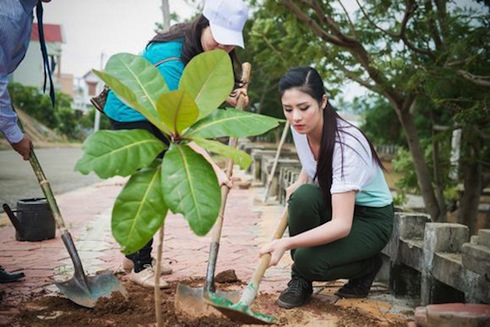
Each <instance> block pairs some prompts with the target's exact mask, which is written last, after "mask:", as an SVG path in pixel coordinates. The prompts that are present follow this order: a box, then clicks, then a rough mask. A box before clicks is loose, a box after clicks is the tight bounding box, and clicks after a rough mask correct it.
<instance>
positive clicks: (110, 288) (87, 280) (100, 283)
mask: <svg viewBox="0 0 490 327" xmlns="http://www.w3.org/2000/svg"><path fill="white" fill-rule="evenodd" d="M55 284H56V286H58V288H59V289H60V291H61V292H62V293H63V294H64V295H65V296H66V297H67V298H69V299H70V300H71V301H73V302H75V303H76V304H78V305H81V306H83V307H87V308H93V307H95V303H96V302H97V300H98V299H100V298H104V297H105V298H110V297H111V296H112V295H113V294H114V293H116V292H119V293H121V295H122V296H124V297H125V298H127V297H128V291H127V290H126V288H125V287H124V286H123V285H122V284H121V282H120V281H119V280H118V279H117V278H116V277H115V276H114V275H113V274H112V273H111V272H110V271H107V272H104V273H102V274H100V275H97V276H93V277H92V276H85V275H82V276H80V275H79V274H75V275H74V276H73V277H72V278H71V279H69V280H67V281H64V282H57V283H55Z"/></svg>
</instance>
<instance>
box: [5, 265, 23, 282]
mask: <svg viewBox="0 0 490 327" xmlns="http://www.w3.org/2000/svg"><path fill="white" fill-rule="evenodd" d="M23 277H25V275H24V273H23V272H20V273H9V272H6V271H5V270H4V269H3V267H1V266H0V283H11V282H15V281H17V280H19V279H21V278H23Z"/></svg>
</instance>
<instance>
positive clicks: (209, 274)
mask: <svg viewBox="0 0 490 327" xmlns="http://www.w3.org/2000/svg"><path fill="white" fill-rule="evenodd" d="M251 70H252V66H251V65H250V64H249V63H248V62H245V63H243V65H242V80H241V81H242V83H243V85H244V87H245V88H246V87H248V84H249V81H250V72H251ZM244 98H245V97H244V96H243V95H242V94H240V95H239V96H238V101H237V105H236V109H239V110H243V108H244V106H245V99H244ZM237 142H238V140H237V139H236V138H235V137H230V139H229V141H228V146H230V147H232V148H236V145H237ZM232 173H233V160H231V158H228V160H227V162H226V175H227V176H228V178H230V177H231V175H232ZM229 191H230V189H229V188H228V186H226V185H223V186H221V207H220V209H219V213H218V218H217V220H216V223H215V226H214V230H213V235H212V239H211V244H210V246H209V257H208V266H207V270H206V280H205V283H204V291H205V292H214V291H215V286H214V273H215V270H216V262H217V260H218V251H219V242H220V239H221V231H222V230H223V220H224V214H225V207H226V199H227V198H228V193H229Z"/></svg>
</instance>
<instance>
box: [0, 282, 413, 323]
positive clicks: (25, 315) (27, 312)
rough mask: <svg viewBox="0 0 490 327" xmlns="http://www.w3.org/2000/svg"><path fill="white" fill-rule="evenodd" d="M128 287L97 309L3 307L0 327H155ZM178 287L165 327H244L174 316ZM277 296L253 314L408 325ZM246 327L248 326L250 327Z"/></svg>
mask: <svg viewBox="0 0 490 327" xmlns="http://www.w3.org/2000/svg"><path fill="white" fill-rule="evenodd" d="M121 282H122V283H123V284H124V286H125V287H126V288H127V290H128V293H129V298H128V299H126V298H124V297H123V296H122V295H121V294H119V293H118V294H116V295H114V296H112V297H111V298H101V299H100V300H99V301H98V302H97V305H96V306H95V308H93V309H89V308H84V307H81V306H78V305H77V304H75V303H73V302H71V301H70V300H68V299H66V298H63V297H61V296H59V295H57V296H52V295H51V296H42V297H37V298H34V299H30V300H26V301H24V302H22V303H20V304H18V305H16V306H15V308H14V307H10V308H8V307H7V308H3V309H2V311H4V310H10V311H12V315H11V319H10V321H8V322H3V323H2V322H0V326H29V327H52V326H57V327H63V326H70V327H72V326H100V327H109V326H110V327H112V326H125V327H132V326H134V327H140V326H156V324H155V322H156V318H155V304H154V293H153V291H152V290H149V289H145V288H142V287H140V286H137V285H134V284H132V283H130V282H127V281H125V280H124V279H121ZM181 282H182V283H184V284H185V285H188V286H191V287H201V286H202V284H203V282H202V280H186V281H181ZM177 284H178V283H177V282H173V283H171V284H170V288H168V289H164V290H161V310H162V315H163V325H164V326H172V327H174V326H179V327H180V326H182V327H205V326H206V327H207V326H216V327H233V326H242V324H241V323H240V322H237V321H231V320H230V319H228V318H227V317H225V316H223V315H221V314H219V313H217V314H216V315H214V314H211V315H202V316H199V317H195V316H189V315H187V314H186V313H185V310H184V312H179V314H177V313H176V310H175V293H176V287H177ZM243 287H244V285H243V283H242V282H241V281H235V282H232V283H226V284H218V288H219V289H220V290H230V289H235V290H242V289H243ZM275 300H276V295H274V296H272V295H270V294H259V295H258V296H257V298H256V299H255V301H254V303H253V305H252V308H251V310H252V312H260V313H262V314H267V315H270V316H273V317H275V318H276V319H277V320H276V325H277V326H342V327H362V326H366V327H372V326H393V327H401V326H406V324H407V322H406V321H405V320H403V319H401V318H392V317H390V319H387V318H386V317H377V316H374V315H373V314H371V313H369V312H366V311H363V310H361V309H359V308H355V307H345V306H339V305H336V304H332V303H329V302H328V301H326V300H325V298H324V297H322V296H321V295H319V294H317V295H315V296H313V297H312V299H311V300H310V301H309V302H308V303H307V304H306V305H304V306H303V307H301V308H296V309H291V310H284V309H281V308H279V307H278V306H277V305H275V303H274V302H275ZM249 326H250V325H249Z"/></svg>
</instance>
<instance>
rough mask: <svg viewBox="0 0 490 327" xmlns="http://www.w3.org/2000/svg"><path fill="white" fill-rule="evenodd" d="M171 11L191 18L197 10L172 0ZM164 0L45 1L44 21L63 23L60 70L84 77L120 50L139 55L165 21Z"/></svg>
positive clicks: (177, 0) (47, 22)
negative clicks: (161, 7)
mask: <svg viewBox="0 0 490 327" xmlns="http://www.w3.org/2000/svg"><path fill="white" fill-rule="evenodd" d="M169 2H170V12H176V13H177V14H178V15H179V16H180V17H182V18H189V17H191V16H192V15H193V14H194V12H195V9H194V8H193V7H190V6H189V5H187V4H186V3H185V2H184V0H171V1H169ZM160 6H161V0H52V1H51V2H49V3H45V4H44V23H45V24H59V25H62V26H63V31H64V36H65V41H66V43H65V44H63V45H62V51H63V52H62V59H61V72H62V73H65V74H73V75H74V76H75V77H82V76H83V75H85V73H87V72H88V71H90V70H91V69H93V68H96V69H99V68H100V65H101V54H102V53H103V54H104V63H105V62H106V61H107V59H108V58H109V57H110V56H111V55H113V54H115V53H118V52H130V53H134V54H137V53H139V52H140V51H141V50H142V49H143V48H144V47H145V45H146V43H147V42H148V40H149V39H150V38H152V37H153V35H154V34H155V33H154V27H155V23H156V22H161V21H162V11H161V9H160Z"/></svg>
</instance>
